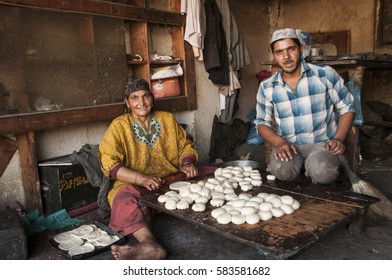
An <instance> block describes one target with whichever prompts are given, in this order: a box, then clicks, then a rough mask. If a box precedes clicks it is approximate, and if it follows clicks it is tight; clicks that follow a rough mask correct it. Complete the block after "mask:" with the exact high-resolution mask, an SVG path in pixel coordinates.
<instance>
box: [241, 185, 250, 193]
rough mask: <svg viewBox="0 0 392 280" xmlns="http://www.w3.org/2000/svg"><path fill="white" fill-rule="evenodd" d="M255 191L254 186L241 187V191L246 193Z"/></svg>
mask: <svg viewBox="0 0 392 280" xmlns="http://www.w3.org/2000/svg"><path fill="white" fill-rule="evenodd" d="M252 189H253V185H252V184H244V185H242V186H241V190H242V191H244V192H247V191H250V190H252Z"/></svg>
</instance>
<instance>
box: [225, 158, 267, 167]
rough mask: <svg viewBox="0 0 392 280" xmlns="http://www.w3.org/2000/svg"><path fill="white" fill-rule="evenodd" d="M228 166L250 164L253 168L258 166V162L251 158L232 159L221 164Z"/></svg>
mask: <svg viewBox="0 0 392 280" xmlns="http://www.w3.org/2000/svg"><path fill="white" fill-rule="evenodd" d="M228 166H239V167H244V166H251V167H252V168H253V169H255V168H258V167H259V163H258V162H257V161H253V160H233V161H228V162H225V163H223V164H222V167H228Z"/></svg>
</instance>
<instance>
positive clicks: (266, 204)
mask: <svg viewBox="0 0 392 280" xmlns="http://www.w3.org/2000/svg"><path fill="white" fill-rule="evenodd" d="M272 208H274V207H273V206H272V204H271V203H269V202H262V203H260V206H259V210H261V211H271V210H272Z"/></svg>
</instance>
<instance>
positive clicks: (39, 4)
mask: <svg viewBox="0 0 392 280" xmlns="http://www.w3.org/2000/svg"><path fill="white" fill-rule="evenodd" d="M0 4H4V5H9V6H16V7H24V8H34V9H41V10H49V11H56V12H71V13H79V14H86V15H98V16H107V17H114V18H122V19H128V20H136V21H146V22H152V23H160V24H169V25H184V24H185V16H183V15H181V14H180V13H173V12H169V11H164V10H157V9H148V8H144V7H137V6H131V5H126V4H119V3H113V2H107V1H94V0H64V1H55V0H49V1H48V0H3V1H0Z"/></svg>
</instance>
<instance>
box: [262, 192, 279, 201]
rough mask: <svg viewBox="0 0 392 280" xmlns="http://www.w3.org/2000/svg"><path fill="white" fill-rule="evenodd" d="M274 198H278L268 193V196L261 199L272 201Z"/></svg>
mask: <svg viewBox="0 0 392 280" xmlns="http://www.w3.org/2000/svg"><path fill="white" fill-rule="evenodd" d="M274 197H278V195H276V194H273V193H270V194H269V195H267V196H266V197H264V198H263V199H264V201H270V199H273V198H274Z"/></svg>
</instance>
